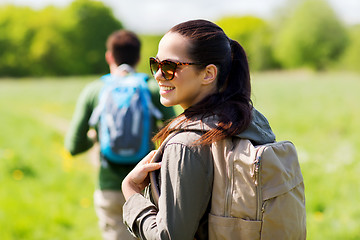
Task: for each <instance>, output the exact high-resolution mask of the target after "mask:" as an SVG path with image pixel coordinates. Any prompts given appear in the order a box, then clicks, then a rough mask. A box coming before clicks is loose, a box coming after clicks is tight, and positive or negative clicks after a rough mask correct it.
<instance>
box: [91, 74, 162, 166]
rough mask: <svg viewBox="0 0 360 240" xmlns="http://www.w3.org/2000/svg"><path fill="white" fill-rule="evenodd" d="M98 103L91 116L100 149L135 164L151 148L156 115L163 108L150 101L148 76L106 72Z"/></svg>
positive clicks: (111, 157) (115, 160)
mask: <svg viewBox="0 0 360 240" xmlns="http://www.w3.org/2000/svg"><path fill="white" fill-rule="evenodd" d="M101 79H102V80H103V81H104V83H105V85H104V87H103V89H102V90H101V92H100V94H99V104H98V106H97V107H96V108H95V109H94V111H93V114H92V115H91V117H90V120H89V124H90V126H95V125H98V135H99V142H100V151H101V153H102V154H103V155H104V157H105V158H106V159H107V160H108V161H110V162H113V163H117V164H136V163H137V162H138V161H140V160H141V159H142V158H143V157H144V156H146V154H148V153H149V151H151V148H152V144H151V135H152V134H151V132H152V124H153V120H154V117H155V118H157V119H160V118H162V114H161V112H160V111H159V110H158V109H157V108H155V106H154V105H153V103H152V102H151V94H150V90H149V88H148V85H147V82H146V81H147V79H148V76H147V75H146V74H144V73H132V74H128V75H126V76H124V77H119V76H113V75H110V74H108V75H105V76H103V77H102V78H101Z"/></svg>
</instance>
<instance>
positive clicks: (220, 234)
mask: <svg viewBox="0 0 360 240" xmlns="http://www.w3.org/2000/svg"><path fill="white" fill-rule="evenodd" d="M260 230H261V221H252V220H244V219H241V218H233V217H221V216H216V215H213V214H209V239H210V240H223V239H237V240H258V239H260Z"/></svg>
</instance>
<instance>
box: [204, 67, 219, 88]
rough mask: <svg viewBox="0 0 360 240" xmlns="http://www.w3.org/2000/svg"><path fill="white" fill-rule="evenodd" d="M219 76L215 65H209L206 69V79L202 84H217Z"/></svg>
mask: <svg viewBox="0 0 360 240" xmlns="http://www.w3.org/2000/svg"><path fill="white" fill-rule="evenodd" d="M216 76H217V67H216V66H215V65H214V64H209V65H207V66H206V67H205V69H204V78H203V80H202V84H204V85H209V84H211V83H213V82H215V80H216Z"/></svg>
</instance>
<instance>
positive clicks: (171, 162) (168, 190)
mask: <svg viewBox="0 0 360 240" xmlns="http://www.w3.org/2000/svg"><path fill="white" fill-rule="evenodd" d="M162 162H163V163H162V166H161V189H160V192H161V195H160V198H159V204H158V208H156V206H155V205H153V204H152V203H151V202H150V201H149V200H148V199H145V198H144V197H143V196H142V195H140V194H137V195H136V196H132V198H130V199H129V200H128V201H127V202H126V203H125V205H124V222H125V224H126V225H128V226H129V228H130V229H131V230H132V231H133V232H134V233H135V234H136V235H137V236H139V237H140V238H141V239H181V240H186V239H194V236H195V234H196V232H197V230H198V227H199V223H200V220H201V219H202V217H203V216H204V214H205V213H206V211H207V207H208V204H209V201H210V197H211V189H212V178H213V165H212V160H211V156H210V150H209V148H201V147H188V146H186V145H183V144H180V143H172V144H169V145H167V146H166V148H165V151H164V155H163V159H162ZM209 162H210V163H211V164H210V163H209Z"/></svg>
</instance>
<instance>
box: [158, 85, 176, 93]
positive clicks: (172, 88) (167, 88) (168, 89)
mask: <svg viewBox="0 0 360 240" xmlns="http://www.w3.org/2000/svg"><path fill="white" fill-rule="evenodd" d="M174 89H175V87H169V86H160V91H166V92H168V91H171V90H174Z"/></svg>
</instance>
